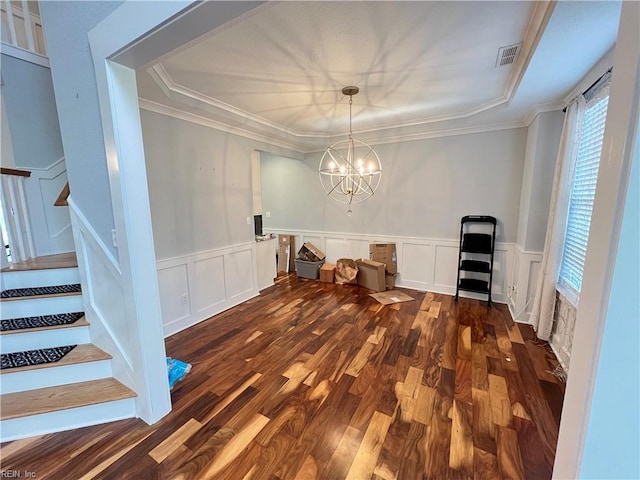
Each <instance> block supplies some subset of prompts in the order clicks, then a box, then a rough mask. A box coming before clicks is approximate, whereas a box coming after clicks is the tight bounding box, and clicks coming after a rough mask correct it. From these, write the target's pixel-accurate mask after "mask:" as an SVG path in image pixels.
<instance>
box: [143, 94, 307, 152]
mask: <svg viewBox="0 0 640 480" xmlns="http://www.w3.org/2000/svg"><path fill="white" fill-rule="evenodd" d="M138 103H139V106H140V108H141V109H142V110H147V111H149V112H153V113H159V114H160V115H165V116H168V117H172V118H177V119H179V120H184V121H185V122H190V123H195V124H197V125H201V126H203V127H208V128H213V129H214V130H219V131H221V132H225V133H230V134H233V135H238V136H239V137H244V138H248V139H251V140H256V141H258V142H262V143H266V144H268V145H273V146H275V147H280V148H286V149H288V150H293V151H294V152H298V153H304V152H303V151H301V150H300V147H299V146H297V145H294V144H292V143H288V142H284V141H281V140H278V139H275V138H273V137H267V136H265V135H260V134H259V133H254V132H251V131H249V130H246V129H243V128H239V127H232V126H230V125H227V124H226V123H222V122H218V121H216V120H212V119H210V118H206V117H203V116H201V115H196V114H195V113H191V112H186V111H184V110H180V109H178V108H174V107H169V106H167V105H163V104H161V103H157V102H154V101H152V100H147V99H146V98H138Z"/></svg>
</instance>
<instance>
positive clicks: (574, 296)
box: [556, 280, 580, 309]
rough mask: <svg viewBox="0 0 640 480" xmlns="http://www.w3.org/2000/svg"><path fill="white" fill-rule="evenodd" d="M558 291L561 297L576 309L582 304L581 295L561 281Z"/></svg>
mask: <svg viewBox="0 0 640 480" xmlns="http://www.w3.org/2000/svg"><path fill="white" fill-rule="evenodd" d="M556 290H558V293H559V294H560V296H561V297H563V298H564V299H565V300H566V301H567V302H569V303H570V304H571V305H572V306H573V307H574V308H575V309H577V308H578V303H579V302H580V293H578V292H576V291H575V290H574V288H573V287H571V286H570V285H568V284H567V283H565V282H563V281H562V280H560V281H558V285H557V287H556Z"/></svg>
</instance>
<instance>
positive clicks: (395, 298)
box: [369, 290, 415, 305]
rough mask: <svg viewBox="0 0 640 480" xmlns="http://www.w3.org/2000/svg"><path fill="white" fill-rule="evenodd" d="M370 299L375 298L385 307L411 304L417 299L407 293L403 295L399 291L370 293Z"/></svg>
mask: <svg viewBox="0 0 640 480" xmlns="http://www.w3.org/2000/svg"><path fill="white" fill-rule="evenodd" d="M369 296H370V297H373V298H375V299H376V300H377V301H378V302H380V303H381V304H383V305H393V304H394V303H401V302H410V301H411V300H415V298H412V297H410V296H409V295H407V294H406V293H402V292H400V291H398V290H387V291H386V292H380V293H370V294H369Z"/></svg>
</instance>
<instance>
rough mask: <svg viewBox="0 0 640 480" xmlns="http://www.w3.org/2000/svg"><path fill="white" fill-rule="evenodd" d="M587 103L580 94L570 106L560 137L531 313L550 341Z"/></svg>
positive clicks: (541, 333)
mask: <svg viewBox="0 0 640 480" xmlns="http://www.w3.org/2000/svg"><path fill="white" fill-rule="evenodd" d="M584 106H585V100H584V97H583V96H582V95H580V96H579V97H578V99H577V100H575V101H574V102H573V103H572V104H571V105H569V107H568V108H567V113H566V115H565V117H564V125H563V127H562V136H561V137H560V148H559V149H558V160H557V161H556V169H555V173H554V176H553V190H552V192H551V205H550V206H549V220H548V221H547V235H546V238H545V242H544V253H543V254H542V264H541V265H540V273H539V274H538V282H537V286H536V295H535V297H534V298H533V309H532V312H531V321H532V323H533V326H534V328H535V329H536V332H537V335H538V338H541V339H543V340H549V338H550V337H551V329H552V327H553V311H554V308H555V301H556V288H557V284H558V274H559V272H560V264H561V263H562V250H563V246H564V239H565V233H566V227H567V215H568V211H569V196H570V193H571V178H572V176H573V171H574V169H575V165H576V157H577V155H578V142H579V141H580V131H579V130H580V125H581V124H582V118H583V114H584V109H585V108H584Z"/></svg>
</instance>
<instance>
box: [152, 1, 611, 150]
mask: <svg viewBox="0 0 640 480" xmlns="http://www.w3.org/2000/svg"><path fill="white" fill-rule="evenodd" d="M562 3H563V2H562ZM571 3H573V2H571ZM575 3H583V2H575ZM587 3H592V2H587ZM593 3H594V4H595V3H600V4H603V3H606V4H607V5H609V4H611V3H615V2H593ZM618 9H619V7H618ZM552 11H553V5H552V4H549V3H547V2H526V1H514V2H478V1H475V2H283V3H268V4H265V5H262V6H260V7H258V8H256V9H254V10H252V11H251V12H249V14H247V15H245V16H244V17H241V18H239V19H236V20H235V21H233V22H230V23H229V24H226V25H224V26H222V27H221V28H218V29H217V30H215V31H212V32H210V34H208V35H207V36H206V38H202V39H199V41H197V42H196V43H195V44H192V45H190V46H187V47H184V48H182V49H179V50H178V51H176V52H174V53H172V54H170V55H169V56H167V57H165V58H164V59H163V60H162V61H161V62H160V63H159V64H157V65H154V66H153V67H152V68H150V69H148V71H149V73H150V74H151V77H152V78H153V79H154V80H155V83H156V84H157V86H156V89H157V87H158V86H159V87H160V89H161V91H162V92H163V94H164V96H165V97H168V98H166V99H167V100H170V101H169V102H162V103H166V104H172V105H173V106H174V107H176V106H179V105H181V104H182V105H183V106H184V108H186V109H187V110H191V111H194V112H197V113H198V114H200V115H204V116H207V117H210V118H215V119H216V120H218V121H221V122H223V123H225V124H228V125H235V126H244V128H247V129H249V130H251V129H254V130H255V131H258V130H263V131H267V130H271V131H274V132H279V133H280V134H282V135H285V136H288V137H290V138H294V139H295V138H299V137H306V138H318V139H319V138H328V137H332V136H336V135H341V134H343V133H344V132H345V131H346V130H347V129H348V114H349V105H348V97H344V96H343V95H342V93H341V89H342V87H344V86H346V85H357V86H358V87H360V93H359V94H358V95H356V96H355V97H354V98H353V104H354V105H353V123H354V125H353V126H354V132H367V131H370V132H379V131H381V130H385V129H398V128H400V127H404V128H407V127H408V128H413V129H415V128H416V127H417V126H418V127H419V126H420V125H423V124H429V123H433V122H441V121H451V120H455V119H467V118H469V117H472V116H473V115H476V114H478V113H480V112H485V111H489V110H491V109H495V107H500V108H499V109H498V110H500V111H504V112H507V110H508V109H507V108H505V107H506V105H507V104H509V103H510V102H512V101H513V99H514V96H515V95H516V94H517V93H518V87H519V85H520V83H521V81H522V79H523V77H524V74H525V72H526V69H527V66H528V65H529V63H530V61H531V59H532V58H533V55H534V53H536V52H535V49H536V47H537V46H538V44H539V43H540V39H541V38H542V34H543V33H544V30H545V27H546V26H547V22H548V21H549V18H550V13H551V12H552ZM609 11H613V10H612V9H611V8H609V9H608V10H607V12H609ZM613 38H614V39H615V36H614V37H613ZM608 41H609V40H608ZM519 42H523V47H522V51H521V53H520V55H519V57H518V59H517V61H516V62H515V63H514V64H512V65H507V66H502V67H496V59H497V54H498V49H499V48H500V47H503V46H507V45H512V44H517V43H519ZM610 47H611V42H610V41H609V45H605V46H603V47H602V48H601V49H600V50H601V53H599V55H600V56H602V54H603V53H604V52H606V51H607V50H608V49H609V48H610ZM599 58H600V57H597V58H595V59H594V60H593V61H592V62H591V65H593V64H594V63H595V62H596V61H597V60H598V59H599ZM538 63H540V59H538ZM583 74H584V73H583ZM580 78H581V77H580ZM580 78H577V79H576V80H575V81H578V80H579V79H580ZM147 80H148V79H147ZM529 83H531V84H532V86H531V88H532V89H535V88H536V85H535V83H533V82H529ZM145 85H146V88H145ZM552 89H553V85H550V86H549V87H548V88H547V89H546V91H544V92H538V94H537V95H536V96H535V98H528V101H529V102H536V101H538V102H540V101H543V102H548V101H550V100H554V101H557V99H558V98H559V95H561V94H566V93H567V92H566V91H562V92H558V91H555V92H552V93H551V90H552ZM151 90H152V87H151V82H149V81H146V83H145V82H144V81H143V82H142V87H141V88H140V92H141V96H142V97H144V98H150V99H152V100H153V101H156V102H157V101H158V99H159V97H158V96H157V95H156V97H154V96H153V95H152V94H151V93H150V92H151ZM538 90H540V89H539V88H538ZM564 90H566V88H565V89H564ZM147 92H149V94H148V95H147V94H146V93H147ZM525 93H526V92H525ZM516 103H517V102H516ZM530 106H531V105H529V107H530ZM180 108H182V107H180ZM501 119H507V120H509V119H511V118H510V117H509V115H507V114H505V115H503V117H499V116H498V117H496V120H497V121H499V120H501Z"/></svg>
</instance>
